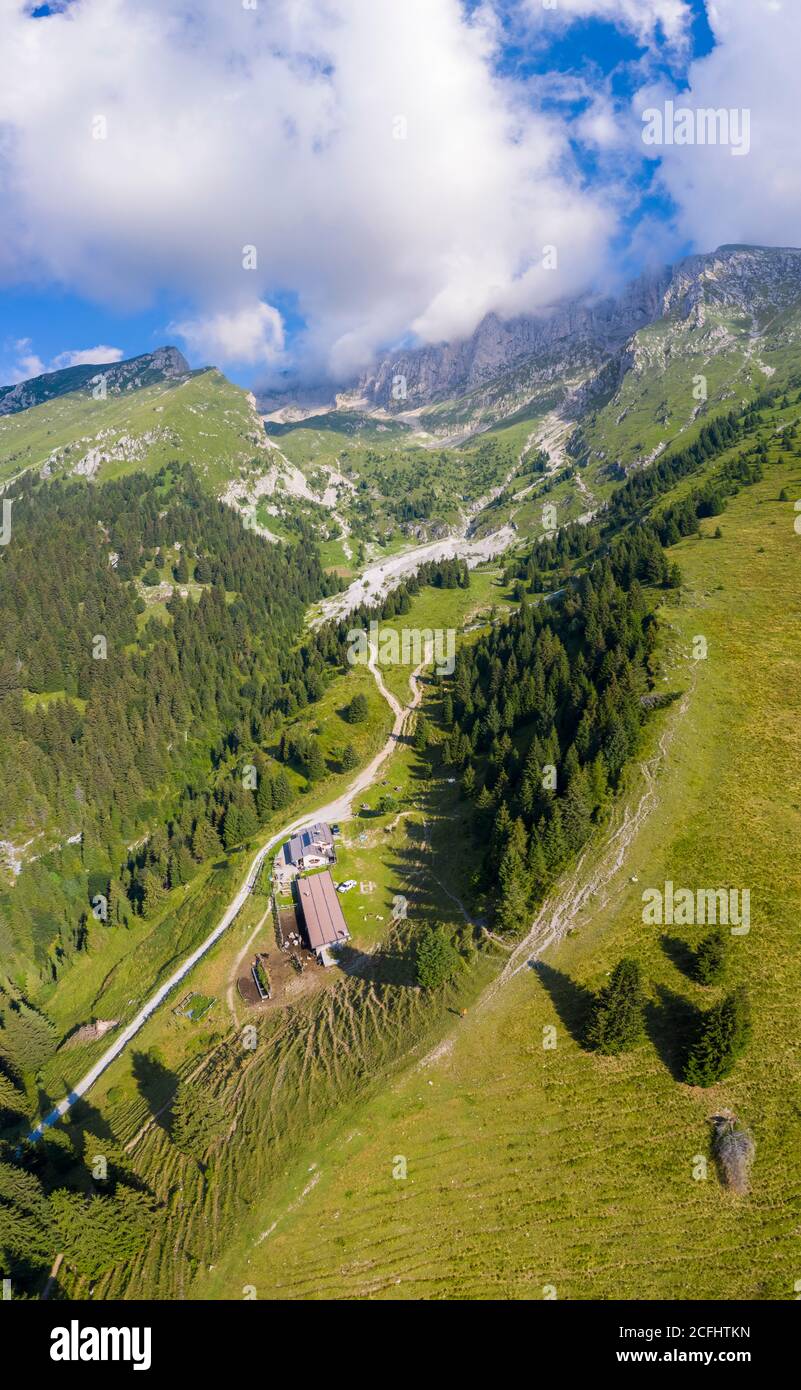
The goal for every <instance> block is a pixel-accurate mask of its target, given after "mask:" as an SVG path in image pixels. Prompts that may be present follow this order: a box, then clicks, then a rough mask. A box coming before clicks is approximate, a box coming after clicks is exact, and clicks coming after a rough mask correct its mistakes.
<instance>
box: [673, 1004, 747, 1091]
mask: <svg viewBox="0 0 801 1390" xmlns="http://www.w3.org/2000/svg"><path fill="white" fill-rule="evenodd" d="M750 1039H751V1008H750V1003H749V999H748V994H747V991H746V990H745V989H743V988H740V989H737V990H735V991H734V993H733V994H727V995H726V998H725V999H723V1000H722V1001H721V1002H720V1003H719V1004H716V1005H715V1007H714V1008H712V1009H710V1010H709V1011H708V1012H707V1013H706V1014H705V1015H704V1017H703V1019H702V1021H701V1027H700V1030H699V1033H698V1036H697V1038H696V1039H695V1042H694V1043H693V1045H692V1047H691V1048H690V1051H689V1054H688V1056H687V1064H686V1066H685V1069H684V1080H685V1081H686V1082H687V1085H688V1086H714V1085H715V1083H716V1082H718V1081H722V1080H723V1078H724V1077H725V1076H728V1075H729V1073H730V1072H731V1071H732V1069H733V1068H734V1064H735V1062H736V1061H737V1059H738V1058H739V1057H740V1056H742V1054H743V1052H744V1051H745V1049H746V1047H747V1046H748V1043H749V1041H750Z"/></svg>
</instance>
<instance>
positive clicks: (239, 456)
mask: <svg viewBox="0 0 801 1390" xmlns="http://www.w3.org/2000/svg"><path fill="white" fill-rule="evenodd" d="M266 452H267V451H266V446H265V443H264V432H263V428H262V424H261V420H260V418H259V416H258V415H257V414H256V412H255V410H254V409H253V406H252V404H251V400H250V397H249V396H248V394H247V393H246V392H245V391H242V390H241V389H240V388H239V387H237V386H234V385H232V383H231V382H230V381H228V380H227V379H226V378H225V377H224V376H223V375H222V373H220V372H218V371H217V370H216V369H213V368H208V369H206V370H204V371H199V372H193V373H192V374H191V375H189V376H187V377H185V378H184V379H183V380H180V381H162V382H158V383H156V384H154V385H151V386H145V387H142V388H141V389H139V390H134V391H131V392H130V393H128V392H126V393H123V394H121V395H112V394H109V395H108V396H107V398H106V399H105V400H102V399H101V400H96V399H95V398H94V396H93V395H92V391H91V389H81V390H80V391H75V392H72V393H71V394H69V395H65V396H60V397H58V398H57V399H55V400H51V401H47V402H45V403H44V404H42V405H37V406H33V407H31V408H30V409H28V410H23V411H20V412H19V413H18V414H15V415H8V416H5V417H2V418H0V481H2V480H4V479H7V478H11V477H14V476H16V475H17V474H18V473H21V472H24V471H25V470H26V469H28V468H36V469H37V470H41V469H44V470H45V472H46V475H49V476H75V477H85V478H96V479H99V480H101V481H102V480H104V479H106V478H113V477H117V476H119V475H120V474H121V473H126V472H131V471H134V470H139V469H145V470H146V471H147V472H156V471H157V470H158V469H159V468H160V467H161V466H162V465H163V464H165V463H168V462H170V461H172V460H174V459H178V460H180V461H181V462H190V463H192V465H193V466H194V468H195V470H196V471H197V473H198V474H199V476H200V477H201V478H202V479H204V480H206V481H207V482H208V485H209V488H210V489H211V490H213V491H220V490H222V489H223V488H224V487H225V485H226V484H227V483H228V482H230V481H231V480H232V479H236V478H238V477H239V475H240V473H241V472H242V471H243V470H244V471H245V472H247V471H249V470H251V469H253V468H258V469H263V468H265V467H266V466H267V465H266V463H265V455H266Z"/></svg>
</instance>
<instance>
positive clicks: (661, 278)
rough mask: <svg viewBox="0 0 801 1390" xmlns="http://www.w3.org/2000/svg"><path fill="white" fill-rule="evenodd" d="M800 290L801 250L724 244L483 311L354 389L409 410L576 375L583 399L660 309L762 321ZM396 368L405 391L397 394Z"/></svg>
mask: <svg viewBox="0 0 801 1390" xmlns="http://www.w3.org/2000/svg"><path fill="white" fill-rule="evenodd" d="M800 298H801V251H798V250H795V249H793V248H775V249H774V248H769V247H757V246H722V247H720V248H719V249H718V250H717V251H713V252H711V253H710V254H708V255H700V256H689V257H687V258H686V259H685V260H683V261H680V262H679V263H678V264H677V265H676V266H668V267H666V268H665V269H663V270H661V271H659V272H657V273H655V274H647V275H643V276H640V278H639V279H637V280H635V281H634V282H633V283H632V284H630V285H629V286H627V288H626V289H625V290H624V291H623V292H622V293H621V294H620V295H619V296H616V297H607V298H603V299H601V298H597V297H596V298H590V297H585V298H584V299H581V300H574V301H571V302H569V303H566V304H557V305H556V306H555V307H554V308H553V310H552V311H551V312H550V313H547V314H546V313H543V314H541V315H538V316H536V317H535V316H531V315H528V316H519V317H517V318H514V319H509V320H506V321H504V320H501V319H499V318H498V316H497V315H496V314H488V315H487V316H486V317H485V318H484V319H482V321H481V323H480V324H479V325H478V327H477V328H476V330H475V332H474V333H473V334H472V336H471V337H470V338H467V339H465V340H464V341H463V342H458V343H441V344H438V345H436V346H429V347H423V348H416V349H411V350H405V351H400V352H395V353H391V354H389V355H388V356H387V357H385V358H384V359H383V360H382V361H381V362H380V363H379V364H378V366H377V367H376V369H375V370H374V371H373V372H371V373H369V374H368V375H367V376H366V377H365V378H364V379H363V380H362V381H361V382H360V383H359V385H358V392H359V394H360V395H361V396H363V397H364V398H365V399H366V400H367V402H368V404H369V405H370V406H371V407H372V408H381V409H384V410H391V411H397V412H400V411H404V410H407V411H408V410H413V409H416V408H419V407H421V406H426V405H432V404H435V403H436V402H438V401H445V400H450V399H453V398H459V397H463V396H468V395H470V394H471V393H473V392H477V391H478V392H479V393H481V388H483V387H486V386H487V385H488V384H489V383H491V382H494V381H495V380H497V379H498V378H500V377H502V376H503V375H504V374H505V373H510V372H514V376H515V380H514V389H513V390H512V392H511V397H512V400H511V404H512V408H516V406H517V405H519V404H522V403H523V402H524V401H526V400H530V399H532V397H533V396H534V395H535V394H536V392H537V390H538V389H540V388H542V387H543V386H544V385H547V384H549V383H552V382H554V381H556V380H559V379H562V380H569V379H571V378H572V379H574V380H575V379H576V377H577V376H578V377H581V376H583V377H584V379H585V380H586V382H587V384H588V385H587V390H586V395H585V400H587V401H589V400H590V399H591V398H592V397H593V396H597V394H598V392H599V391H600V392H601V393H603V392H604V390H607V391H608V389H609V384H610V382H611V381H612V380H615V379H617V380H618V382H619V380H620V377H621V373H622V372H625V371H626V370H628V369H629V368H630V367H631V366H632V365H633V359H632V353H633V351H634V349H633V348H632V347H631V346H630V344H631V340H632V338H634V336H635V334H637V332H638V331H639V330H640V329H642V328H645V327H647V326H648V325H649V324H652V323H655V322H657V321H658V320H660V319H665V318H667V319H669V320H676V321H677V322H679V323H685V324H686V325H687V326H688V327H696V328H697V327H703V325H704V323H705V321H706V315H707V311H708V310H709V309H710V308H711V307H713V306H716V307H722V308H725V309H727V310H729V311H731V312H737V311H738V310H739V311H742V312H743V313H744V314H748V315H749V316H751V317H755V318H756V319H757V320H759V319H761V318H762V317H763V316H764V315H766V314H768V313H770V312H772V313H778V312H781V310H782V309H783V308H786V307H788V306H789V305H791V304H794V303H796V302H797V301H798V300H799V299H800ZM721 346H725V344H724V343H723V341H722V340H721ZM399 377H401V378H403V386H404V390H405V394H404V395H403V396H402V398H401V399H396V395H397V379H398V378H399ZM393 388H395V394H393ZM509 403H510V402H508V401H507V402H505V403H504V404H505V406H508V404H509Z"/></svg>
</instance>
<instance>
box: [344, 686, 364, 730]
mask: <svg viewBox="0 0 801 1390" xmlns="http://www.w3.org/2000/svg"><path fill="white" fill-rule="evenodd" d="M369 712H370V708H369V705H368V704H367V696H366V695H363V694H362V693H361V692H359V694H358V695H354V697H353V699H352V700H351V702H350V704H349V705H348V707H347V709H346V710H345V718H346V719H347V721H348V723H349V724H363V723H364V721H365V719H366V718H367V716H368V714H369Z"/></svg>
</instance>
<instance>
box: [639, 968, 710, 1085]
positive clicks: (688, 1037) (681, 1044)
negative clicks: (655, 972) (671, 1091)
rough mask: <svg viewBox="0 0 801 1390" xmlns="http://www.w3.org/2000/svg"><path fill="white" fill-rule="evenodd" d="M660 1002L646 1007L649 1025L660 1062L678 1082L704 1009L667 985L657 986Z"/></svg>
mask: <svg viewBox="0 0 801 1390" xmlns="http://www.w3.org/2000/svg"><path fill="white" fill-rule="evenodd" d="M656 993H657V1001H654V1000H649V1002H648V1003H647V1005H646V1008H645V1027H646V1031H647V1033H648V1037H649V1038H650V1040H651V1042H652V1043H653V1045H654V1048H655V1049H656V1052H657V1054H658V1056H659V1059H660V1061H661V1062H662V1063H663V1064H664V1065H665V1066H666V1067H667V1069H668V1071H669V1072H670V1075H671V1076H672V1077H673V1080H674V1081H683V1080H684V1067H685V1063H686V1061H687V1053H688V1051H689V1049H690V1047H691V1046H692V1044H693V1042H694V1041H695V1038H696V1035H697V1033H698V1028H699V1025H700V1022H701V1016H702V1015H701V1010H700V1009H699V1008H698V1007H697V1005H695V1004H693V1003H692V1002H691V1001H690V1000H689V999H684V998H683V997H682V995H680V994H675V993H674V991H673V990H672V989H667V988H666V987H665V986H664V985H657V986H656Z"/></svg>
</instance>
